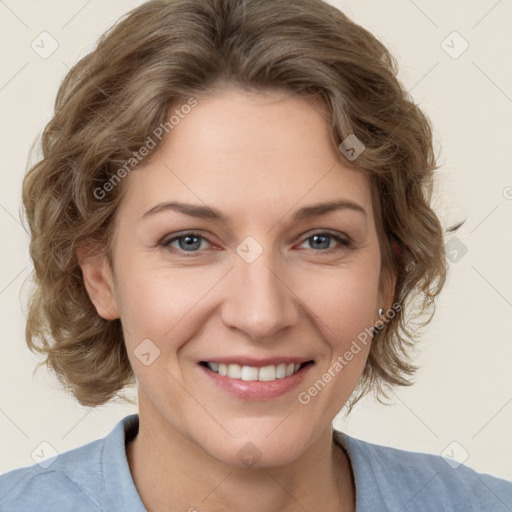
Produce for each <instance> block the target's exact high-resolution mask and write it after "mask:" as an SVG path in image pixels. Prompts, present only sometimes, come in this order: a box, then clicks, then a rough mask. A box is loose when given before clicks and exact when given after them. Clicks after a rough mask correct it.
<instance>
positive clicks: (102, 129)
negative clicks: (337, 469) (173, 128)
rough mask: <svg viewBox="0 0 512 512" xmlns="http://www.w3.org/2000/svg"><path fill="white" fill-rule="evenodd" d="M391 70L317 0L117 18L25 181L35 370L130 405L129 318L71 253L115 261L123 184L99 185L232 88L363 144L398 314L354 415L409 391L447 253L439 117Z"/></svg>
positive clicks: (175, 5)
mask: <svg viewBox="0 0 512 512" xmlns="http://www.w3.org/2000/svg"><path fill="white" fill-rule="evenodd" d="M397 72H398V66H397V63H396V60H395V59H394V57H393V56H392V55H391V54H390V52H389V51H388V50H387V48H386V47H385V46H384V45H383V44H382V43H381V42H379V41H378V40H377V39H376V37H374V36H373V35H372V34H371V33H369V32H368V31H367V30H365V29H364V28H363V27H361V26H360V25H358V24H356V23H354V22H353V21H351V20H350V19H349V18H348V17H347V16H346V15H344V14H343V13H342V12H340V11H339V10H338V9H336V8H334V7H332V6H330V5H329V4H327V3H324V2H323V1H322V0H294V1H293V2H291V1H289V0H272V1H269V0H170V1H162V0H153V1H149V2H146V3H144V4H142V5H141V6H139V7H137V8H136V9H134V10H132V11H130V12H129V13H127V14H126V15H125V16H123V17H122V18H121V19H120V20H119V21H118V23H116V24H115V25H114V26H113V27H112V28H110V29H109V30H108V31H107V32H106V33H105V34H103V35H102V36H101V38H100V39H99V41H98V44H97V46H96V48H95V50H94V51H92V52H91V53H89V54H88V55H86V56H85V57H84V58H82V59H81V60H80V61H79V62H78V63H77V64H76V65H75V66H74V67H73V68H72V69H71V70H70V71H69V73H68V74H67V75H66V77H65V78H64V80H63V82H62V84H61V86H60V88H59V91H58V94H57V98H56V101H55V113H54V115H53V117H52V119H51V120H50V121H49V123H48V124H47V126H46V127H45V129H44V130H43V133H42V137H41V148H42V159H41V160H40V161H39V162H38V163H37V164H35V165H33V166H32V167H31V168H30V169H29V170H28V171H27V174H26V176H25V178H24V182H23V204H24V208H25V212H26V217H27V220H28V224H29V229H30V235H31V243H30V255H31V257H32V260H33V263H34V276H33V277H34V283H35V286H34V289H33V291H32V295H31V297H30V303H29V314H28V319H27V325H26V341H27V344H28V346H29V348H30V349H31V350H32V351H34V352H38V353H41V354H44V355H45V356H46V359H45V361H44V362H43V363H41V365H43V364H46V365H47V366H48V367H49V368H50V369H51V370H52V371H53V372H54V373H55V374H56V376H57V378H58V379H59V381H60V382H61V383H62V384H63V385H64V387H65V389H66V390H68V391H70V392H71V393H72V394H73V395H74V396H75V398H76V399H77V400H78V401H79V402H80V403H81V404H82V405H88V406H96V405H100V404H103V403H105V402H106V401H108V400H109V399H112V398H114V397H117V396H119V397H121V398H122V399H125V400H129V399H127V398H126V397H123V396H122V394H120V391H122V390H123V388H124V387H125V386H127V385H129V384H133V383H135V379H134V374H133V371H132V368H131V366H130V363H129V359H128V356H127V353H126V347H125V344H124V339H123V330H122V325H121V321H120V319H115V320H105V319H104V318H102V317H100V316H99V315H98V313H97V311H96V309H95V307H94V305H93V303H92V302H91V300H90V297H89V295H88V293H87V291H86V289H85V286H84V282H83V276H82V272H81V268H80V265H79V261H78V257H77V248H78V247H79V244H83V243H85V242H89V243H90V244H91V247H93V246H94V245H96V246H98V247H100V248H102V250H103V251H105V252H104V254H106V256H107V257H108V261H109V263H110V264H111V265H112V258H111V249H112V247H111V241H112V235H113V232H114V229H115V214H116V211H117V209H118V207H119V204H120V201H121V199H122V197H123V190H124V187H123V186H122V185H123V183H120V184H119V186H111V187H108V188H107V187H105V184H106V183H107V182H109V181H110V183H113V179H114V178H115V177H116V176H115V175H116V173H118V171H119V169H120V168H121V167H123V166H124V165H125V164H126V162H127V161H129V160H130V159H132V160H133V156H134V153H135V152H137V150H138V149H140V148H141V147H142V146H143V145H144V144H145V142H146V141H147V138H148V136H149V135H150V134H152V133H154V131H155V129H157V127H158V126H161V125H162V124H163V123H165V122H166V120H167V118H168V115H169V111H170V109H171V108H172V107H173V106H175V105H176V104H180V102H183V101H184V100H183V98H185V99H186V98H190V97H200V96H201V95H202V94H203V95H204V94H207V93H211V92H212V91H215V90H218V89H221V88H223V87H225V86H226V85H235V86H237V87H238V88H240V89H242V90H247V91H265V90H283V91H286V92H288V93H290V94H294V95H297V96H299V97H306V98H318V99H320V100H321V101H322V102H323V103H324V104H325V105H326V106H327V109H328V112H329V114H330V124H331V132H332V140H333V144H335V145H336V146H338V145H339V144H340V143H341V142H342V141H344V140H345V139H346V138H347V137H348V136H349V135H355V136H356V137H357V138H358V139H359V140H360V141H362V142H363V143H364V145H365V148H366V149H365V150H364V151H363V153H362V154H360V155H359V157H358V158H357V159H356V160H354V161H349V159H346V161H345V162H344V163H345V164H346V165H347V166H350V167H353V168H356V169H359V170H361V171H362V172H366V173H368V174H369V176H370V179H371V189H372V198H373V202H374V211H375V216H376V224H377V229H378V233H379V243H380V247H381V253H382V265H383V267H382V268H383V269H384V270H385V271H386V272H391V273H394V274H395V275H396V286H395V290H394V301H395V302H396V303H399V304H400V305H401V308H398V309H397V310H396V311H395V314H394V316H393V318H391V319H389V320H388V321H387V322H385V323H384V325H383V326H382V327H381V328H380V329H379V330H377V331H375V333H374V336H373V340H372V343H371V349H370V353H369V357H368V360H367V363H366V366H365V368H364V371H363V374H362V376H361V379H360V381H359V383H358V386H357V388H356V390H355V391H354V393H353V395H352V397H351V400H350V401H349V410H350V409H351V408H352V406H353V404H355V402H357V401H358V400H359V399H360V398H361V397H362V396H364V395H365V394H367V393H368V392H369V391H370V390H374V391H375V392H376V395H377V398H378V399H379V400H380V401H382V400H381V398H382V397H388V396H387V394H386V389H389V388H391V387H393V386H395V385H402V386H405V385H410V384H411V383H412V382H411V377H412V376H413V375H414V372H415V371H416V370H417V367H416V366H415V365H414V364H412V362H411V359H412V358H411V354H410V352H411V349H413V346H414V344H415V342H416V341H417V336H418V331H417V327H419V326H424V325H426V324H427V323H428V322H429V321H430V319H431V318H432V314H433V313H434V309H435V298H436V296H437V295H438V294H439V292H440V291H441V289H442V287H443V285H444V282H445V279H446V257H445V249H444V241H443V229H442V227H441V224H440V222H439V219H438V217H437V216H436V214H435V213H434V211H433V210H432V208H431V206H430V203H431V196H432V187H433V173H434V171H435V170H436V169H437V168H438V167H437V165H436V160H435V157H434V151H433V144H432V129H431V124H430V121H429V120H428V118H427V117H426V116H425V115H424V113H423V112H422V111H421V110H420V108H419V107H418V106H417V105H416V104H415V103H414V101H413V100H412V98H411V96H410V95H409V94H408V93H407V91H406V90H405V89H404V87H403V86H402V84H401V83H400V82H399V80H398V79H397ZM185 101H186V100H185ZM157 146H159V144H157ZM156 149H158V147H157V148H156ZM155 151H156V150H153V152H152V154H154V153H155ZM150 158H151V155H150V156H149V157H148V158H147V159H146V161H145V163H147V161H148V160H149V159H150ZM340 158H343V157H342V156H341V155H340ZM102 187H103V188H102ZM99 189H102V190H107V189H108V190H109V192H108V194H102V195H101V196H100V195H99V194H98V193H97V191H98V190H99ZM393 248H394V249H395V250H393ZM421 319H423V320H421Z"/></svg>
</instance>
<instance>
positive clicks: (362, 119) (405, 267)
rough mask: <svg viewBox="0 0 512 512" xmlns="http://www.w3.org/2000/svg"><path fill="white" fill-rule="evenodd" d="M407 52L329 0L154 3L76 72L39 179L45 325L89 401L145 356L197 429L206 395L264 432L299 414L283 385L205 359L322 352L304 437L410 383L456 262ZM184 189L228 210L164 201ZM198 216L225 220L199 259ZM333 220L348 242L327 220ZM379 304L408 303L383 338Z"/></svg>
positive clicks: (128, 378) (156, 402)
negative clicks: (246, 387) (404, 82)
mask: <svg viewBox="0 0 512 512" xmlns="http://www.w3.org/2000/svg"><path fill="white" fill-rule="evenodd" d="M396 72H397V68H396V64H395V61H394V60H393V58H392V56H391V55H390V54H389V53H388V51H387V50H386V49H385V47H384V46H383V45H382V44H381V43H379V42H378V41H377V40H376V39H375V38H374V37H373V36H372V35H371V34H370V33H368V32H367V31H366V30H364V29H363V28H362V27H360V26H358V25H357V24H354V23H353V22H351V21H350V20H349V19H348V18H346V17H345V16H344V15H343V14H342V13H341V12H340V11H338V10H336V9H335V8H333V7H331V6H329V5H328V4H325V3H323V2H321V1H319V0H299V1H296V2H293V3H292V2H288V1H284V0H273V1H252V0H246V1H240V0H176V1H169V2H162V1H151V2H147V3H145V4H143V5H141V6H140V7H139V8H137V9H135V10H134V11H133V12H132V13H130V14H129V15H128V16H127V17H125V19H124V20H122V21H121V22H120V23H119V24H118V25H117V26H116V27H114V28H113V29H112V30H111V31H109V32H108V33H107V34H105V35H104V36H103V37H102V38H101V40H100V42H99V44H98V46H97V48H96V50H95V51H94V52H92V53H91V54H89V55H87V56H86V57H84V58H83V59H82V60H81V61H80V62H79V63H78V64H77V65H76V66H75V67H74V68H73V69H72V70H71V71H70V73H69V74H68V75H67V76H66V78H65V80H64V82H63V83H62V85H61V88H60V90H59V93H58V97H57V100H56V105H55V108H56V113H55V116H54V117H53V119H52V120H51V121H50V123H49V124H48V126H47V127H46V129H45V131H44V133H43V137H42V149H43V159H42V160H41V162H39V163H38V164H37V165H35V166H34V167H33V168H32V169H31V170H30V171H29V173H28V174H27V177H26V179H25V182H24V189H23V201H24V205H25V209H26V213H27V218H28V222H29V227H30V229H31V235H32V240H31V247H30V250H31V255H32V258H33V261H34V270H35V276H34V277H35V283H36V288H35V291H34V294H33V297H32V301H31V305H30V311H29V318H28V322H27V341H28V343H29V346H30V347H31V348H33V349H35V350H39V351H40V352H42V353H43V354H45V355H47V364H48V365H49V366H50V368H52V369H53V370H54V371H55V372H56V374H57V376H58V377H59V378H60V380H61V382H62V383H63V384H64V385H65V386H66V387H67V388H68V389H69V390H70V391H71V392H72V393H73V394H74V396H75V397H76V398H77V399H78V400H79V401H80V402H81V403H82V404H84V405H99V404H101V403H104V402H105V401H107V400H108V399H110V398H112V397H113V396H114V395H115V394H116V393H117V392H118V391H120V390H121V389H122V388H123V387H124V386H125V385H127V384H129V383H133V382H134V372H135V376H136V377H137V380H138V381H139V385H140V389H141V393H142V394H143V395H144V396H145V398H146V399H147V400H146V403H145V407H146V408H147V409H148V408H152V409H153V410H158V411H159V412H160V413H161V414H163V415H164V416H165V417H166V418H167V420H168V421H169V422H171V423H172V422H175V425H176V427H177V428H178V429H180V430H181V431H183V432H185V431H186V432H188V434H189V435H190V436H192V437H194V436H199V437H200V436H201V435H204V434H201V433H200V432H199V427H194V426H193V425H194V424H195V423H197V422H199V423H200V422H201V421H202V420H204V421H206V420H207V418H208V415H207V413H206V410H205V409H201V407H200V406H199V405H198V403H199V402H201V403H203V404H204V403H212V404H215V405H214V407H215V408H217V407H219V408H221V410H220V411H219V412H221V413H222V414H223V415H224V416H223V417H224V418H225V420H224V421H225V423H224V425H225V428H226V429H227V430H230V429H231V431H233V432H236V433H237V435H238V434H239V433H240V432H249V434H250V435H251V436H252V437H251V438H252V439H255V438H256V437H257V436H258V435H261V436H263V434H261V432H262V431H263V430H264V429H265V428H267V427H269V426H270V425H271V424H274V425H275V420H276V418H277V416H278V415H279V414H281V415H282V416H283V417H284V415H283V410H282V408H281V407H279V406H278V405H279V403H280V404H281V405H282V402H279V400H281V399H280V398H279V399H277V402H275V404H277V405H275V406H273V405H272V404H273V402H272V401H270V402H269V401H263V402H261V401H257V402H254V401H253V402H251V408H250V409H246V408H245V407H246V405H245V402H243V403H239V402H238V401H237V400H239V399H236V398H234V397H232V396H229V397H226V398H225V400H224V398H222V399H221V398H219V397H220V396H224V395H219V394H218V393H219V391H217V390H215V388H214V387H213V388H211V389H210V388H209V387H203V386H204V383H202V381H201V379H202V378H203V377H204V378H205V379H206V378H208V377H207V376H204V375H203V373H204V371H208V370H205V369H204V367H203V365H201V364H200V362H201V361H208V360H211V359H219V358H220V359H223V358H229V357H232V356H233V357H235V358H236V357H242V356H247V357H251V356H254V357H257V358H259V357H265V356H269V357H273V356H283V355H284V354H289V356H290V357H298V358H300V359H301V360H302V359H304V358H306V359H307V360H313V361H314V365H312V366H310V367H309V370H308V373H307V375H306V376H305V377H304V381H303V383H302V384H301V385H300V386H299V388H297V389H296V390H295V391H296V392H294V393H293V400H292V401H291V402H290V404H293V406H294V407H296V411H295V413H294V414H293V415H291V417H290V418H291V419H289V420H287V422H288V423H287V429H290V428H291V431H293V432H295V433H296V435H295V437H294V436H293V435H292V436H291V437H290V442H294V443H296V444H297V442H298V439H297V436H299V437H300V439H299V444H300V442H302V444H303V446H305V445H307V440H308V436H309V438H310V437H311V436H314V435H315V434H318V429H319V428H320V427H321V426H322V425H324V424H326V423H327V422H328V420H330V419H332V417H333V416H334V415H335V414H336V412H337V411H338V410H339V409H340V408H341V407H342V406H343V404H345V402H347V400H348V399H349V397H351V403H355V401H356V400H357V399H358V398H360V397H361V396H363V395H364V394H365V393H367V392H368V391H369V390H371V389H373V390H375V391H376V392H377V394H378V396H379V395H381V394H383V393H384V391H385V388H386V387H387V386H392V385H407V384H408V383H409V378H410V377H411V376H412V374H413V372H414V369H415V367H414V365H413V364H412V363H411V361H410V354H409V349H410V348H411V346H412V343H413V342H414V339H415V338H414V333H413V332H412V331H411V329H410V328H407V326H408V325H409V326H410V325H412V324H411V322H413V321H414V320H415V319H416V320H417V319H419V318H420V317H422V316H423V318H425V317H424V315H425V314H427V319H428V317H429V313H431V312H432V311H433V306H434V302H433V301H434V299H435V297H436V296H437V294H438V293H439V291H440V289H441V287H442V285H443V283H444V280H445V272H446V268H445V257H444V245H443V238H442V229H441V226H440V223H439V221H438V219H437V217H436V215H435V214H434V212H433V211H432V210H431V208H430V206H429V201H430V195H431V188H432V173H433V171H434V170H435V168H436V162H435V158H434V154H433V148H432V133H431V128H430V124H429V122H428V120H427V118H426V117H425V116H424V115H423V113H422V112H421V111H420V110H419V108H418V107H417V106H416V105H415V104H414V102H413V101H412V99H411V98H410V97H409V96H408V94H407V93H406V92H405V91H404V89H403V88H402V86H401V85H400V83H399V82H398V81H397V78H396ZM354 141H355V142H356V143H357V144H360V143H362V144H363V145H364V147H363V146H361V145H357V144H356V145H355V146H354ZM342 143H343V144H342ZM340 144H341V150H340V149H338V147H339V146H340ZM351 148H353V150H352V149H351ZM339 200H343V201H344V202H345V203H344V207H343V208H341V209H338V210H336V211H331V212H330V213H325V214H323V216H316V217H312V216H309V217H308V216H305V215H303V216H302V217H301V218H294V216H295V214H296V213H297V212H298V211H299V210H301V209H302V208H304V207H306V206H311V205H313V204H317V203H325V202H329V201H339ZM169 202H180V203H188V204H193V205H195V206H202V207H203V208H204V207H210V209H209V210H208V211H209V213H207V214H206V217H204V218H199V217H191V216H186V215H185V214H184V213H177V212H176V211H173V210H172V209H171V208H169V207H167V208H163V211H162V208H161V209H160V210H161V211H160V212H158V213H153V214H147V215H144V214H145V213H146V212H147V211H149V210H151V209H152V208H153V207H155V206H156V205H158V204H161V203H169ZM349 203H350V204H349ZM213 209H215V210H219V211H220V212H221V213H222V214H224V215H225V217H226V219H222V220H219V219H215V218H214V215H213ZM317 213H318V212H317ZM178 232H179V234H181V235H182V236H183V235H186V234H189V233H191V232H192V233H196V234H197V235H201V236H202V237H204V238H206V239H207V240H208V241H205V240H202V239H200V238H199V239H196V241H197V240H198V241H199V242H200V243H199V244H198V247H197V248H196V247H195V245H194V246H193V248H194V249H195V251H198V252H200V253H201V255H200V256H192V257H189V258H188V259H187V255H186V254H184V253H185V251H186V246H187V244H184V243H180V241H179V240H176V239H175V240H174V241H172V240H171V239H172V238H173V237H172V236H169V235H170V234H173V236H174V237H176V236H177V235H176V233H178ZM326 234H327V235H335V236H336V235H339V236H340V237H341V240H342V241H341V242H339V241H336V239H335V238H333V239H329V238H323V240H324V241H325V240H327V242H329V243H327V246H328V247H329V248H330V247H336V248H337V249H335V250H331V249H326V248H323V247H322V246H321V247H318V246H316V245H315V244H317V243H318V242H319V240H322V238H318V237H317V238H314V239H313V240H312V239H311V237H312V236H314V235H323V236H324V237H325V236H326ZM306 235H307V237H306ZM248 237H249V238H248ZM181 240H182V241H183V239H181ZM190 240H194V239H193V238H188V241H189V242H190ZM308 240H309V241H308ZM346 242H349V245H345V243H346ZM167 243H169V244H171V245H168V246H167V247H166V246H165V244H167ZM189 247H190V246H189ZM299 247H300V248H299ZM170 248H172V249H170ZM173 251H174V252H173ZM328 251H332V252H330V253H329V254H328V253H327V252H328ZM413 299H414V303H413ZM412 307H414V309H412ZM379 308H383V309H384V311H385V313H386V312H390V313H391V314H388V315H387V317H386V318H385V321H384V322H382V327H381V328H380V329H379V330H378V331H377V332H376V333H375V336H374V337H373V339H370V338H371V336H368V333H372V331H371V329H372V327H373V326H374V325H375V324H376V321H377V320H378V319H379V315H378V310H379ZM363 333H366V336H364V335H363ZM143 340H146V341H144V342H143ZM141 342H143V343H144V344H142V345H141ZM138 347H141V348H138ZM347 351H348V352H351V353H352V356H351V357H350V358H348V357H343V356H344V354H347ZM156 356H158V357H156ZM338 356H340V357H341V358H342V359H343V362H341V360H340V359H338ZM143 360H145V363H148V364H145V363H144V362H143ZM336 361H338V363H339V364H338V365H336V364H335V363H336ZM149 363H150V364H149ZM340 365H341V369H340ZM326 375H331V377H330V378H329V377H326ZM318 379H320V380H321V381H322V382H323V385H322V384H321V383H318ZM315 382H317V385H316V387H317V388H318V389H317V392H310V391H308V389H309V388H310V387H311V386H313V385H314V383H315ZM356 386H357V387H356ZM320 388H321V390H320ZM354 388H356V391H355V392H354V393H352V392H353V391H354ZM185 390H186V391H185ZM202 391H204V394H203V395H202ZM299 392H304V393H303V394H302V395H301V396H299ZM351 395H352V396H351ZM201 396H203V397H204V400H205V401H206V402H202V400H203V399H202V398H201ZM216 400H217V403H216ZM229 405H230V406H231V407H228V406H229ZM235 405H236V407H235ZM312 417H313V418H316V420H317V421H316V422H315V421H314V422H311V421H310V420H311V418H312ZM308 421H310V423H311V425H310V426H309V427H308V428H307V429H304V424H305V423H307V422H308ZM249 422H250V423H249ZM293 425H295V427H296V428H295V429H294V428H292V427H293ZM194 429H197V431H196V430H194ZM301 429H302V432H301V433H299V430H301ZM315 429H316V430H315ZM257 432H260V434H257ZM267 433H268V430H267V431H265V434H267ZM249 434H248V435H249ZM219 435H223V434H222V433H221V432H220V433H219ZM271 437H272V436H271ZM258 439H259V441H260V444H264V443H266V442H268V443H270V442H271V441H268V440H267V441H264V440H263V437H261V438H260V437H258ZM270 439H271V438H270ZM274 439H276V440H277V439H278V438H277V437H275V438H274ZM202 441H203V442H204V443H207V442H208V441H207V440H206V439H202ZM212 442H213V443H215V438H214V439H213V441H212ZM276 442H277V441H276ZM279 442H281V443H282V439H280V441H279ZM269 447H270V445H269ZM212 449H214V448H212ZM219 456H220V454H219Z"/></svg>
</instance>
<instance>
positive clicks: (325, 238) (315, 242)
mask: <svg viewBox="0 0 512 512" xmlns="http://www.w3.org/2000/svg"><path fill="white" fill-rule="evenodd" d="M330 239H334V240H335V241H336V242H338V244H339V245H340V246H341V247H338V249H340V248H344V247H351V242H350V241H349V240H347V239H345V238H342V237H341V236H338V235H334V234H332V233H327V232H318V233H314V234H313V235H310V236H308V237H307V238H305V239H304V241H303V242H302V244H304V243H307V242H310V241H311V246H312V247H313V248H314V249H320V252H321V251H323V252H330V251H332V250H336V247H328V246H329V245H330V243H329V242H330Z"/></svg>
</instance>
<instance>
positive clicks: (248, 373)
mask: <svg viewBox="0 0 512 512" xmlns="http://www.w3.org/2000/svg"><path fill="white" fill-rule="evenodd" d="M206 364H207V366H208V368H209V369H210V370H212V371H213V372H215V373H218V374H219V375H223V376H225V377H230V378H231V379H240V380H244V381H256V380H259V381H272V380H276V379H284V378H285V377H289V376H290V375H293V374H294V373H297V372H298V370H299V368H300V364H298V363H296V364H294V363H289V364H286V363H280V364H277V365H270V366H263V367H261V368H256V367H254V366H241V365H239V364H222V363H220V364H217V363H206Z"/></svg>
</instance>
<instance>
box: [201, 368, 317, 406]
mask: <svg viewBox="0 0 512 512" xmlns="http://www.w3.org/2000/svg"><path fill="white" fill-rule="evenodd" d="M313 364H314V363H313ZM313 364H311V363H310V364H307V365H306V366H304V367H303V368H301V369H300V370H299V371H298V372H297V373H294V374H293V375H290V376H289V377H284V378H282V379H276V380H271V381H259V380H254V381H245V380H241V379H232V378H230V377H226V376H224V375H220V374H219V373H215V372H213V371H211V370H209V369H208V368H206V367H205V366H203V365H201V364H200V365H199V368H200V369H201V370H202V371H203V372H204V373H205V374H206V376H207V377H208V378H209V379H211V381H212V382H213V383H214V384H215V385H216V386H218V387H219V388H221V389H222V390H223V391H225V392H226V393H228V394H230V395H232V396H235V397H237V398H243V399H244V400H271V399H272V398H277V397H278V396H281V395H284V394H285V393H288V392H289V391H291V390H292V389H294V388H296V387H297V386H298V385H299V384H300V383H301V382H302V381H303V379H304V377H305V376H306V374H307V373H308V372H309V370H310V368H311V367H312V366H313Z"/></svg>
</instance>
